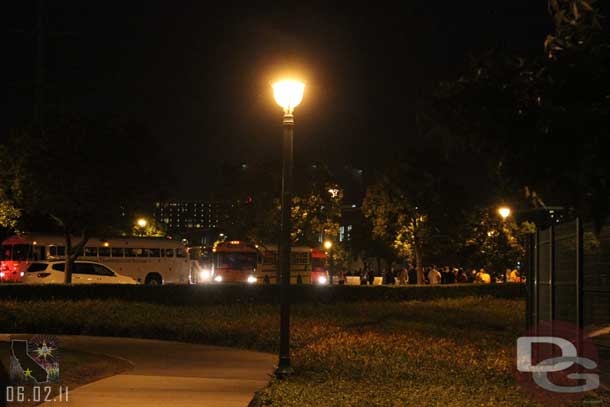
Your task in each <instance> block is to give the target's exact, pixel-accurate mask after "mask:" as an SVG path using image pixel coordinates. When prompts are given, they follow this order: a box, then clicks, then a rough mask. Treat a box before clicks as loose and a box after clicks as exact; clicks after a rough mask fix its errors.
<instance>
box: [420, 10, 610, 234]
mask: <svg viewBox="0 0 610 407" xmlns="http://www.w3.org/2000/svg"><path fill="white" fill-rule="evenodd" d="M549 10H550V13H551V16H552V17H553V20H554V23H555V30H554V32H553V33H551V34H549V36H548V37H547V40H546V43H545V46H546V50H547V53H546V55H543V54H540V55H537V56H525V57H523V56H517V55H507V54H503V53H500V52H497V51H490V52H488V53H485V54H483V55H482V56H480V57H479V58H476V59H474V60H473V61H472V64H471V67H470V68H469V69H468V71H467V72H465V73H464V74H463V75H462V76H461V77H460V78H459V79H458V80H456V81H452V82H447V83H444V84H443V85H442V86H441V87H440V88H439V92H438V93H437V95H436V98H435V101H434V102H433V103H432V106H431V107H432V108H431V109H430V112H429V114H430V116H432V120H431V121H432V122H434V123H436V124H437V126H439V127H443V128H444V129H447V131H448V132H449V134H450V135H451V138H452V139H453V141H454V142H453V145H455V146H463V147H467V150H469V151H472V152H475V153H478V152H484V153H485V154H484V155H483V156H482V157H481V159H482V161H481V162H482V163H487V164H486V165H485V167H487V168H490V169H492V170H493V171H497V173H498V182H499V183H500V184H502V185H504V186H505V188H503V190H502V192H503V193H504V194H506V195H508V194H510V195H514V194H515V193H517V192H519V193H520V195H521V196H522V197H523V198H526V199H527V200H528V201H529V205H531V206H534V207H541V206H542V207H543V206H545V205H547V204H551V205H553V206H564V207H567V208H574V209H575V210H576V212H577V213H578V214H579V215H580V216H582V217H588V218H590V219H593V220H595V221H596V223H597V224H598V225H601V224H602V223H603V221H604V220H605V217H606V216H607V214H608V211H609V210H610V199H609V197H610V164H609V163H608V160H606V158H605V151H607V150H608V149H609V148H610V137H608V136H609V135H610V111H609V109H608V99H609V98H610V57H609V54H610V53H609V52H608V51H609V50H610V43H609V41H608V35H607V34H608V31H607V28H605V27H602V26H601V24H600V21H601V19H600V14H599V11H598V8H597V2H596V1H591V0H550V1H549ZM494 166H495V169H494Z"/></svg>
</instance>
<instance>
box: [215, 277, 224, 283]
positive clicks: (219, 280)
mask: <svg viewBox="0 0 610 407" xmlns="http://www.w3.org/2000/svg"><path fill="white" fill-rule="evenodd" d="M214 281H216V282H217V283H220V282H221V281H222V276H216V277H214Z"/></svg>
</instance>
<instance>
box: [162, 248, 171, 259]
mask: <svg viewBox="0 0 610 407" xmlns="http://www.w3.org/2000/svg"><path fill="white" fill-rule="evenodd" d="M163 252H164V255H165V256H164V257H174V249H164V250H163Z"/></svg>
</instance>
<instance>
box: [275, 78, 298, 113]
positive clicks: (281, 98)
mask: <svg viewBox="0 0 610 407" xmlns="http://www.w3.org/2000/svg"><path fill="white" fill-rule="evenodd" d="M272 86H273V97H274V98H275V101H276V102H277V104H278V105H280V106H281V107H282V108H283V109H284V112H285V113H287V114H290V113H292V111H293V109H294V108H295V107H297V106H298V105H299V104H300V103H301V100H303V92H304V90H305V84H304V83H302V82H299V81H291V80H286V81H280V82H276V83H274V84H273V85H272Z"/></svg>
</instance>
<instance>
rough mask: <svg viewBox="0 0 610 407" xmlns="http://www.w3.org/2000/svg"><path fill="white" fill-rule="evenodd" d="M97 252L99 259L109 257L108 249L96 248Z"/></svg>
mask: <svg viewBox="0 0 610 407" xmlns="http://www.w3.org/2000/svg"><path fill="white" fill-rule="evenodd" d="M97 252H98V253H99V254H100V257H110V247H98V248H97Z"/></svg>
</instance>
